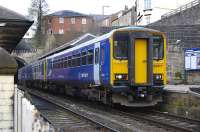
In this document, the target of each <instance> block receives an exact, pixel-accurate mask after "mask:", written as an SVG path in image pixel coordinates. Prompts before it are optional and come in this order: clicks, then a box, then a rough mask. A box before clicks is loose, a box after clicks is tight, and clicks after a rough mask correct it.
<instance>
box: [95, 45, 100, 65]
mask: <svg viewBox="0 0 200 132" xmlns="http://www.w3.org/2000/svg"><path fill="white" fill-rule="evenodd" d="M98 63H99V48H96V49H95V64H98Z"/></svg>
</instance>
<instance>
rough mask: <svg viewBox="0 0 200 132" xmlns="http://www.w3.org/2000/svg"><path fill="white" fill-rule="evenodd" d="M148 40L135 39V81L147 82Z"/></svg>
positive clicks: (137, 82) (138, 82) (139, 82)
mask: <svg viewBox="0 0 200 132" xmlns="http://www.w3.org/2000/svg"><path fill="white" fill-rule="evenodd" d="M147 54H148V53H147V40H146V39H136V40H135V83H136V84H145V83H147Z"/></svg>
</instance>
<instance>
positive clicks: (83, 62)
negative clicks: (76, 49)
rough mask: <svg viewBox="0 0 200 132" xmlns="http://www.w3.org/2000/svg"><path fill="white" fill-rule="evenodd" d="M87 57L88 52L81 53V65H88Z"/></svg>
mask: <svg viewBox="0 0 200 132" xmlns="http://www.w3.org/2000/svg"><path fill="white" fill-rule="evenodd" d="M86 57H87V55H86V52H85V51H84V52H82V53H81V62H82V63H81V64H82V65H86Z"/></svg>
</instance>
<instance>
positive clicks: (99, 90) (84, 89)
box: [20, 81, 164, 107]
mask: <svg viewBox="0 0 200 132" xmlns="http://www.w3.org/2000/svg"><path fill="white" fill-rule="evenodd" d="M20 84H21V85H24V86H25V87H28V88H35V89H36V88H37V89H40V90H44V91H48V92H51V93H55V94H65V95H70V96H75V97H84V98H87V99H88V100H93V101H100V102H103V103H104V104H108V105H112V104H120V105H123V106H129V107H151V106H155V105H156V104H158V103H159V102H162V92H163V87H164V86H129V87H128V86H117V87H107V88H105V87H101V86H92V85H91V86H88V85H85V86H84V85H81V87H77V86H72V85H69V84H68V85H66V84H65V83H63V82H53V81H48V82H43V81H25V82H20ZM58 84H59V85H58Z"/></svg>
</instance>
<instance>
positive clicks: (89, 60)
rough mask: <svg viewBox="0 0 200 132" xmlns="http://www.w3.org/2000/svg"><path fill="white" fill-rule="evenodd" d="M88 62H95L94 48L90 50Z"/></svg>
mask: <svg viewBox="0 0 200 132" xmlns="http://www.w3.org/2000/svg"><path fill="white" fill-rule="evenodd" d="M87 56H88V64H93V50H92V49H91V50H88V54H87Z"/></svg>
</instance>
